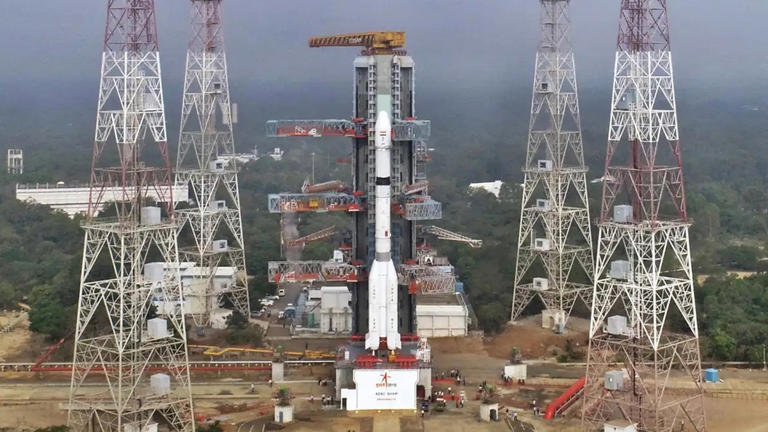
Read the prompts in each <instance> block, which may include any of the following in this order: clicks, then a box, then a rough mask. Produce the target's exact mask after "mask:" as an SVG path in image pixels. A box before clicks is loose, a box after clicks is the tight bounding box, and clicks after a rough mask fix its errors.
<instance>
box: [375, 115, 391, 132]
mask: <svg viewBox="0 0 768 432" xmlns="http://www.w3.org/2000/svg"><path fill="white" fill-rule="evenodd" d="M390 129H392V123H391V122H390V121H389V114H387V112H386V111H379V114H378V115H377V116H376V130H377V131H386V132H389V131H390Z"/></svg>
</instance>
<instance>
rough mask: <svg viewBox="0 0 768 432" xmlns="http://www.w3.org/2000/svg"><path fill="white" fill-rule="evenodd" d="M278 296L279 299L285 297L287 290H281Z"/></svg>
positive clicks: (278, 291)
mask: <svg viewBox="0 0 768 432" xmlns="http://www.w3.org/2000/svg"><path fill="white" fill-rule="evenodd" d="M277 295H278V296H279V297H285V288H280V289H279V290H277Z"/></svg>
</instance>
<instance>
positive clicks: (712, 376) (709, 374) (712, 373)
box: [704, 368, 720, 382]
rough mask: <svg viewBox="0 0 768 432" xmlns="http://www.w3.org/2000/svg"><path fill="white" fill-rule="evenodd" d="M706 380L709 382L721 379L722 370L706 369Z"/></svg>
mask: <svg viewBox="0 0 768 432" xmlns="http://www.w3.org/2000/svg"><path fill="white" fill-rule="evenodd" d="M704 380H705V381H707V382H718V381H720V372H719V371H718V370H717V369H713V368H709V369H706V370H705V371H704Z"/></svg>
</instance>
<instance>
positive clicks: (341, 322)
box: [320, 286, 352, 333]
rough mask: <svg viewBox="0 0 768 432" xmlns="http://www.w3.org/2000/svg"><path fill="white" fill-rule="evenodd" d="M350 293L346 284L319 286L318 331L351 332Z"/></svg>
mask: <svg viewBox="0 0 768 432" xmlns="http://www.w3.org/2000/svg"><path fill="white" fill-rule="evenodd" d="M351 303H352V293H351V292H349V288H347V287H346V286H325V287H322V288H320V332H321V333H351V332H352V308H351V307H350V306H349V305H350V304H351Z"/></svg>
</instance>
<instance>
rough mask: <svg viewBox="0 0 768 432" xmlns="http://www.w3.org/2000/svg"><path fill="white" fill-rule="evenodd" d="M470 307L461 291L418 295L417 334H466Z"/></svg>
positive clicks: (439, 335) (430, 336)
mask: <svg viewBox="0 0 768 432" xmlns="http://www.w3.org/2000/svg"><path fill="white" fill-rule="evenodd" d="M468 327H469V308H468V307H467V305H466V303H464V297H462V295H461V294H460V293H451V294H437V295H435V294H432V295H417V296H416V334H418V335H419V337H426V338H433V337H451V336H466V335H467V329H468Z"/></svg>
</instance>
